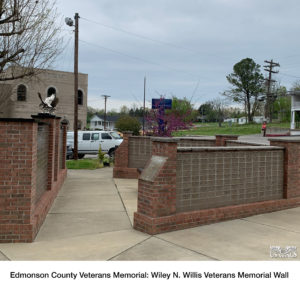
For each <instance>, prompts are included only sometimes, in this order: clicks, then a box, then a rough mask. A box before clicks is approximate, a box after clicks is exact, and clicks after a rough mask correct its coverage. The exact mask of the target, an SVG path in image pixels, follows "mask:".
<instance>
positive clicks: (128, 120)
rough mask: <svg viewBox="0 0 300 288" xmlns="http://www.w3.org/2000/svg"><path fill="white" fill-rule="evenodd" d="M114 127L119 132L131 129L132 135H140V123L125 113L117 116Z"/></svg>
mask: <svg viewBox="0 0 300 288" xmlns="http://www.w3.org/2000/svg"><path fill="white" fill-rule="evenodd" d="M115 127H116V128H117V130H118V131H120V132H125V131H132V133H133V135H140V130H141V123H140V122H139V120H137V119H136V118H134V117H131V116H128V115H125V116H122V117H120V118H119V120H118V121H117V122H116V124H115Z"/></svg>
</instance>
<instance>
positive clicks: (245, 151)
mask: <svg viewBox="0 0 300 288" xmlns="http://www.w3.org/2000/svg"><path fill="white" fill-rule="evenodd" d="M177 151H178V153H177V172H176V173H177V174H176V175H177V176H176V207H177V209H176V211H177V212H185V211H193V210H200V209H208V208H216V207H224V206H230V205H237V204H246V203H253V202H258V201H266V200H276V199H282V198H283V193H282V191H283V172H284V171H283V149H282V148H279V147H260V148H257V147H247V146H244V147H238V148H237V147H235V148H234V147H218V148H190V149H188V148H178V150H177Z"/></svg>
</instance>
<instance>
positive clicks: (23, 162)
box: [0, 115, 67, 243]
mask: <svg viewBox="0 0 300 288" xmlns="http://www.w3.org/2000/svg"><path fill="white" fill-rule="evenodd" d="M33 118H34V119H13V118H9V119H4V118H1V119H0V134H1V137H0V159H1V163H2V165H1V166H0V243H9V242H32V241H33V240H34V238H35V236H36V234H37V232H38V231H39V229H40V227H41V225H42V223H43V221H44V220H45V217H46V215H47V213H48V211H49V209H50V208H51V205H52V203H53V201H54V199H55V198H56V196H57V194H58V191H59V189H60V187H61V186H62V184H63V182H64V180H65V178H66V175H67V173H66V172H67V171H66V167H65V164H63V165H62V166H59V162H63V161H65V159H66V151H65V150H66V149H65V143H66V133H67V132H66V131H67V127H66V124H63V123H61V121H60V118H59V117H55V116H47V115H36V116H33ZM60 128H61V129H63V134H62V136H63V137H64V143H63V145H64V148H63V149H62V150H60V151H59V149H58V146H59V145H58V143H59V138H60V137H61V134H60V133H59V131H60Z"/></svg>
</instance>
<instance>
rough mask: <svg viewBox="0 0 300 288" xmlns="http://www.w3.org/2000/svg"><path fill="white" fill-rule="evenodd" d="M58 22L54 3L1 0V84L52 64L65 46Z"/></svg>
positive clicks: (47, 1) (34, 0) (31, 0)
mask: <svg viewBox="0 0 300 288" xmlns="http://www.w3.org/2000/svg"><path fill="white" fill-rule="evenodd" d="M58 20H59V19H58V15H57V12H56V9H55V1H51V0H43V1H41V0H40V1H36V0H0V81H7V80H13V79H18V78H23V77H25V76H31V75H34V74H35V73H36V72H37V69H46V68H48V67H49V66H50V65H51V64H52V63H53V61H54V60H55V58H56V56H57V55H58V54H59V52H60V51H61V47H62V46H61V43H62V39H61V36H60V25H59V24H57V23H58V22H59V21H58ZM7 68H9V70H8V71H7Z"/></svg>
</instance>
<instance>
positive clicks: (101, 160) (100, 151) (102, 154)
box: [98, 145, 105, 163]
mask: <svg viewBox="0 0 300 288" xmlns="http://www.w3.org/2000/svg"><path fill="white" fill-rule="evenodd" d="M104 155H105V154H104V153H103V152H102V150H101V146H100V145H99V150H98V159H99V162H100V163H103V160H104Z"/></svg>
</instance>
